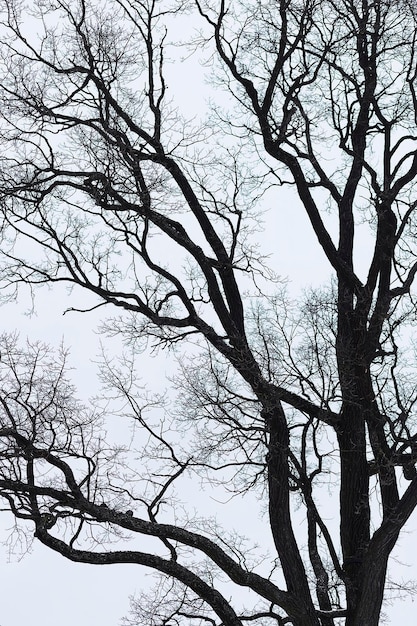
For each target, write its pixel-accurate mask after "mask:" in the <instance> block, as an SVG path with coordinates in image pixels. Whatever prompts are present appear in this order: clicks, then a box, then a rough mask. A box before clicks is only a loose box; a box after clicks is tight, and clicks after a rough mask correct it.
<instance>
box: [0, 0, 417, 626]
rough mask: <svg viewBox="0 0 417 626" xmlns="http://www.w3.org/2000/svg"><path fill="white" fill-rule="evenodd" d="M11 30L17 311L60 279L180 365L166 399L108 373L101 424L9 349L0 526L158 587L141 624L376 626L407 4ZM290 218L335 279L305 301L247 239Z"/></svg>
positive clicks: (409, 326) (407, 423) (410, 101)
mask: <svg viewBox="0 0 417 626" xmlns="http://www.w3.org/2000/svg"><path fill="white" fill-rule="evenodd" d="M0 33H1V44H0V133H1V156H0V159H1V161H0V196H1V205H0V210H1V216H2V230H1V235H2V243H1V257H0V281H1V285H2V294H4V297H11V298H13V297H18V296H19V293H20V289H21V288H23V289H28V288H29V289H30V290H35V288H36V287H37V286H41V285H45V284H46V285H52V284H54V283H64V284H66V285H68V286H69V287H74V290H73V292H72V297H73V309H75V310H82V309H83V308H90V309H92V308H97V307H101V306H103V307H105V310H106V311H107V312H109V314H110V315H111V311H112V310H113V312H114V313H113V314H114V317H113V318H112V319H111V320H109V321H107V322H106V323H105V326H106V330H107V332H108V333H110V334H120V336H121V337H123V339H124V341H125V342H126V344H127V345H130V346H131V347H132V351H133V353H135V352H136V353H140V351H142V350H145V349H146V348H154V349H155V347H157V348H158V349H159V352H157V357H158V356H159V358H160V359H161V370H162V371H163V370H164V351H163V348H166V349H167V350H168V349H169V350H171V351H172V353H173V354H175V356H176V357H177V358H178V362H179V364H180V365H179V368H178V371H177V374H176V378H175V380H174V383H175V387H176V388H177V396H176V397H174V395H173V394H174V392H173V391H171V392H170V394H171V395H170V402H169V403H168V402H166V400H164V398H163V393H162V392H163V388H164V387H165V383H164V382H163V381H162V380H161V381H160V386H161V393H160V395H159V396H157V397H155V396H152V395H150V394H148V393H145V391H144V390H143V389H142V387H141V383H140V381H139V378H138V372H137V367H138V364H136V365H135V362H134V360H129V358H128V357H127V356H126V357H125V358H124V360H121V361H120V363H119V364H116V362H115V361H113V360H111V357H108V358H107V357H106V358H107V360H106V358H104V360H103V364H102V370H101V376H102V383H103V386H104V393H105V395H106V397H107V401H106V402H102V403H101V404H100V403H99V402H96V403H95V404H94V403H93V404H92V405H91V406H88V407H84V406H82V405H81V404H80V403H79V402H78V401H77V400H76V394H75V392H74V389H73V388H72V386H71V384H70V382H69V380H68V376H67V373H66V366H65V359H66V355H65V352H64V351H62V352H61V353H60V354H59V355H58V356H53V355H52V353H51V352H50V351H48V349H47V348H46V347H45V346H43V345H42V344H38V343H36V342H35V341H31V343H29V344H28V345H26V347H22V346H21V344H20V343H19V342H18V340H17V339H16V337H11V336H3V337H2V339H1V355H2V356H1V360H0V390H1V391H0V442H1V443H0V495H1V498H2V502H3V508H4V509H7V510H9V511H11V512H12V513H13V514H14V516H15V518H16V524H17V525H19V524H20V525H22V524H23V526H21V528H23V529H25V532H28V533H32V534H33V533H34V536H35V537H36V539H37V540H38V541H40V542H42V543H43V544H45V545H46V546H48V547H50V548H51V549H52V550H55V551H57V552H59V553H61V554H62V555H63V556H65V557H67V558H68V559H72V560H74V561H79V562H85V563H95V564H100V563H102V564H109V563H122V562H123V563H137V564H139V565H142V566H145V567H147V568H152V569H154V570H156V571H157V572H158V573H159V575H160V580H159V583H158V585H157V587H156V589H155V594H154V596H152V597H151V596H149V594H148V595H147V598H146V600H145V599H144V598H142V599H139V600H138V601H137V602H136V603H134V605H133V612H132V617H131V618H129V620H130V621H129V620H128V623H130V624H137V625H140V626H144V625H145V624H149V625H152V626H162V625H163V624H164V625H166V626H168V625H169V626H172V625H174V624H175V625H178V626H186V625H189V626H197V625H200V624H211V625H213V626H220V625H224V626H242V625H243V624H246V623H254V624H257V625H259V626H261V625H262V626H269V625H273V624H276V625H279V626H281V625H283V624H292V625H293V626H340V625H346V626H377V625H378V624H379V623H380V615H381V606H382V602H383V600H384V597H385V595H386V594H387V593H388V591H387V586H388V585H387V562H388V558H389V556H390V554H391V552H392V550H393V548H394V547H395V545H396V542H397V539H398V536H399V533H400V531H401V529H402V528H403V527H404V525H405V524H406V522H407V520H408V518H409V517H410V515H411V513H412V512H413V510H414V509H415V507H416V505H417V472H416V469H415V464H416V462H417V424H416V409H415V402H416V398H417V395H416V393H417V390H416V383H417V372H416V354H415V350H414V345H413V327H414V325H415V322H416V314H415V302H414V297H415V295H414V287H413V284H414V278H415V275H416V273H417V247H416V236H417V221H416V220H417V214H416V207H417V198H416V196H415V185H416V179H417V145H416V142H417V94H416V76H417V62H416V52H415V51H416V49H417V48H416V43H417V42H416V36H417V7H416V6H415V4H414V2H412V1H411V0H409V1H407V0H404V1H396V2H393V1H392V0H375V1H371V0H337V1H332V0H276V1H272V0H230V1H229V2H226V0H219V1H217V0H216V1H214V0H213V1H212V0H190V1H189V2H182V1H181V0H172V1H171V2H170V1H169V0H168V1H165V0H108V1H107V2H98V1H96V0H33V1H32V2H30V3H28V5H27V6H26V5H25V4H24V3H23V2H20V0H3V1H2V2H1V28H0ZM190 55H191V57H190ZM193 55H194V56H193ZM182 58H184V59H185V58H188V59H189V58H191V59H193V58H195V59H196V62H195V63H194V65H193V67H194V68H197V67H199V68H200V71H201V72H202V73H204V75H206V76H208V75H211V77H212V78H211V80H212V93H213V96H212V98H213V107H212V112H211V114H210V115H208V116H207V118H205V117H204V116H203V115H202V114H201V112H200V111H195V116H194V117H192V116H191V115H189V114H188V113H186V112H185V111H181V110H180V109H178V105H177V103H178V102H181V97H182V98H183V99H182V102H184V93H181V92H183V91H184V90H185V91H186V94H185V98H186V97H187V94H188V96H190V97H191V94H192V93H193V90H194V89H196V88H197V87H195V85H194V84H193V82H192V79H191V78H190V79H189V80H188V79H187V76H184V75H183V74H182V72H181V70H182V68H183V67H191V66H190V65H187V63H186V62H185V61H184V65H182V63H181V59H182ZM198 61H204V63H205V66H204V67H203V66H202V65H201V66H199V65H198ZM191 117H192V119H191ZM288 202H290V203H291V202H293V203H295V202H298V204H299V205H300V206H302V208H303V211H304V216H305V220H306V221H307V222H308V223H309V225H310V227H311V229H312V231H313V232H314V234H315V238H316V245H317V248H318V249H321V250H322V252H323V253H324V255H325V257H326V259H327V263H328V275H329V276H330V281H329V283H328V284H327V285H326V284H324V279H323V281H321V280H318V281H317V284H316V286H315V288H314V289H313V288H312V289H311V290H310V291H309V292H308V293H306V294H305V295H304V296H303V298H300V299H298V300H295V301H291V300H290V297H289V295H288V294H287V293H286V291H285V289H284V286H283V283H280V282H279V281H278V280H277V279H276V275H280V265H279V263H280V257H279V250H278V251H277V255H276V258H277V263H276V265H275V266H274V267H272V268H268V260H267V259H265V258H264V256H263V253H264V251H263V249H262V246H260V247H258V246H257V245H256V244H257V241H259V240H261V237H260V236H259V234H257V228H258V225H257V220H258V218H259V214H260V212H261V210H263V209H264V208H265V206H266V205H268V204H269V205H271V211H276V212H281V213H282V207H283V206H284V205H285V204H286V203H288ZM278 223H279V228H280V229H281V231H285V229H286V227H287V224H286V222H285V220H284V219H283V220H281V221H278ZM293 245H294V249H295V250H296V251H297V248H298V252H297V253H298V254H299V255H300V257H301V258H305V264H306V266H307V265H308V264H309V256H308V252H307V251H306V250H305V249H304V244H303V241H302V239H301V238H300V240H299V241H294V242H293ZM320 283H323V284H322V285H321V286H320ZM86 292H88V294H89V295H88V297H87V298H86V297H85V296H82V293H86ZM85 302H88V304H87V305H85ZM107 305H111V306H107ZM114 307H117V308H114ZM110 413H111V414H112V416H113V419H114V418H115V417H116V416H118V417H117V419H118V420H119V424H120V431H119V432H124V435H123V437H124V442H123V445H122V444H121V443H120V442H118V443H117V444H115V443H114V438H112V435H111V433H110V432H109V433H108V434H106V429H107V428H108V426H106V424H108V420H109V418H110V415H109V414H110ZM199 481H201V482H199ZM192 488H194V489H196V491H198V496H197V495H196V497H195V502H193V501H192V500H193V498H188V499H187V491H189V490H190V489H192ZM209 493H216V494H219V493H222V494H223V495H224V499H223V500H228V498H230V496H234V498H232V499H231V500H230V501H228V503H227V504H223V505H220V507H219V510H221V511H222V512H223V513H224V512H225V511H226V513H227V511H229V509H230V515H233V511H234V507H237V509H239V506H241V505H242V503H243V505H245V503H247V504H246V506H247V507H248V510H249V509H250V511H251V512H253V510H254V509H258V522H259V524H260V525H261V527H262V528H263V530H262V533H263V536H261V537H260V536H259V535H258V533H257V535H258V536H256V537H252V538H250V537H242V534H246V532H247V529H246V528H245V524H244V522H245V520H244V519H242V516H241V515H240V514H238V515H236V519H235V520H234V521H233V524H232V529H230V528H229V529H228V530H227V529H223V528H222V526H221V524H220V518H219V520H218V521H216V519H215V516H214V513H211V506H212V507H213V510H214V507H215V506H217V505H216V502H215V498H214V497H213V498H212V505H210V503H209V504H208V505H207V502H206V503H205V504H204V506H203V500H204V499H205V498H209V496H208V494H209ZM329 493H330V494H331V497H329ZM189 500H191V502H189ZM200 502H201V508H202V509H203V511H202V512H201V514H199V513H198V508H199V506H200ZM206 513H208V516H207V517H205V515H206ZM243 517H244V516H243ZM122 539H123V542H122V541H121V540H122ZM116 540H119V541H120V543H118V544H116V545H115V541H116ZM257 543H260V545H261V547H260V548H259V550H258V551H256V550H257V548H256V544H257ZM263 546H264V547H263ZM268 549H269V551H268ZM263 550H264V551H263ZM266 551H268V553H267V554H266Z"/></svg>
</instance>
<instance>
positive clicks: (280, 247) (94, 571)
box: [0, 58, 417, 626]
mask: <svg viewBox="0 0 417 626" xmlns="http://www.w3.org/2000/svg"><path fill="white" fill-rule="evenodd" d="M169 72H171V73H172V78H173V79H175V82H176V94H175V97H176V102H177V104H178V106H179V108H180V109H181V110H182V111H183V112H184V113H185V115H187V116H192V115H193V114H194V113H195V112H197V111H200V110H203V103H204V102H205V100H206V99H207V98H208V97H209V95H210V94H211V89H210V87H209V86H208V85H206V84H205V83H204V80H203V79H202V76H203V70H202V68H201V67H200V66H199V64H198V63H196V62H194V61H193V60H190V59H188V60H187V61H181V60H180V58H178V59H177V61H176V63H175V65H174V66H172V67H171V68H170V70H169ZM265 208H269V211H268V213H267V214H264V220H265V228H264V231H263V232H262V233H258V235H257V237H258V238H259V242H260V244H261V245H262V249H263V250H265V251H266V252H268V253H269V254H270V255H271V258H270V265H271V266H272V267H273V268H274V269H275V270H276V271H277V272H278V273H279V274H280V275H281V276H282V277H283V278H284V277H286V276H288V277H289V278H290V283H289V290H290V292H291V293H292V294H293V295H295V294H297V293H300V292H301V291H302V290H303V289H305V288H307V287H308V286H310V285H316V286H317V285H319V284H322V283H324V282H325V281H326V276H328V266H327V264H326V261H325V259H324V255H323V253H322V251H321V249H319V247H318V246H317V244H316V242H315V238H314V235H313V233H312V232H311V229H310V227H309V226H308V225H307V223H306V220H305V217H304V214H303V211H302V208H301V207H300V206H299V205H298V204H297V203H296V201H295V200H294V197H293V196H292V194H290V193H289V192H286V191H285V190H283V189H280V190H277V189H275V190H274V191H273V192H272V193H271V194H269V195H268V196H267V198H266V200H265ZM362 241H363V243H362V244H361V247H360V248H359V249H358V254H359V255H360V254H363V255H364V257H365V256H366V253H367V249H368V247H367V245H366V234H364V236H363V240H362ZM361 248H362V250H361ZM35 304H36V306H35V313H34V314H32V315H28V314H27V312H28V310H29V309H30V307H31V301H30V299H29V298H28V297H27V294H26V295H25V294H24V293H22V297H21V299H20V300H19V302H18V303H17V304H14V303H11V304H7V305H4V306H3V307H2V308H1V309H0V315H1V319H2V329H3V331H5V332H11V331H14V330H16V329H17V330H18V331H19V332H20V335H21V338H22V339H24V338H25V337H26V336H27V337H29V338H30V339H41V340H44V341H47V342H49V343H51V344H52V345H53V346H55V347H58V346H59V344H60V342H61V341H63V342H64V344H65V345H66V346H67V347H69V348H70V360H69V362H70V365H73V366H74V368H75V369H74V372H73V380H74V382H75V383H76V385H77V388H78V390H79V395H80V397H81V398H83V399H85V400H87V399H88V397H90V396H93V395H95V394H96V393H98V390H99V384H98V381H97V377H96V366H95V364H94V361H95V360H96V359H97V357H98V354H99V352H100V340H101V339H102V337H100V335H99V334H98V332H97V326H98V324H99V321H100V318H101V315H102V311H101V310H99V312H96V313H91V314H84V315H81V314H76V313H71V314H67V315H65V316H63V314H62V313H63V311H64V310H65V309H66V308H67V307H70V306H72V305H74V300H73V298H72V297H69V296H68V295H67V293H66V291H65V289H63V288H56V289H54V290H48V289H42V290H40V291H39V292H38V294H37V297H36V303H35ZM79 304H80V299H78V301H77V305H79ZM109 314H111V311H110V310H109ZM105 341H106V345H108V343H107V340H105ZM111 345H112V348H111V349H112V351H114V353H116V354H117V353H118V352H120V351H121V350H122V346H121V343H120V342H117V341H116V340H114V341H113V342H112V344H111ZM154 363H155V365H154V367H152V365H149V367H148V365H147V373H148V376H149V379H150V380H151V382H152V380H153V382H154V383H155V384H156V386H158V385H159V384H160V380H161V378H162V379H163V378H164V376H161V372H162V374H165V373H170V368H171V367H172V365H171V363H170V362H169V361H166V362H164V355H163V354H162V355H159V356H158V357H157V358H156V359H155V361H154ZM162 384H163V385H165V383H164V382H162ZM225 506H228V507H229V508H230V516H231V520H233V519H235V518H236V519H237V520H239V519H241V514H242V512H241V511H240V510H239V504H236V505H235V506H231V505H225ZM12 524H13V520H12V518H11V517H10V516H8V515H6V514H4V513H3V514H2V515H0V539H1V538H3V543H0V580H1V589H2V594H1V602H0V626H23V625H26V624H33V625H34V626H38V625H39V626H40V625H42V626H99V625H100V626H117V625H118V624H120V620H121V618H122V617H123V615H126V614H127V613H128V610H129V596H130V595H132V594H134V593H135V591H136V590H138V589H139V588H140V587H142V586H143V585H147V584H148V583H149V580H150V575H151V571H147V570H145V569H144V568H141V567H139V566H130V565H113V566H107V567H103V566H102V567H99V566H88V565H83V564H81V565H80V564H74V563H71V562H68V561H66V560H65V559H64V558H63V557H61V556H60V555H56V554H53V553H51V552H50V551H49V550H47V549H46V548H44V547H43V546H41V545H39V544H38V543H35V544H33V546H32V549H31V551H30V552H29V553H28V554H26V555H25V556H24V557H23V558H20V559H19V555H20V553H21V552H22V550H23V551H24V546H22V548H20V547H19V546H18V545H16V546H15V547H14V549H13V550H12V554H11V555H10V554H9V553H10V546H9V545H8V543H7V537H8V535H9V530H10V528H11V526H12ZM265 529H267V526H265ZM416 530H417V513H415V514H414V515H413V517H412V518H411V520H410V521H409V523H408V525H407V526H406V528H405V531H404V532H403V533H402V535H401V537H400V540H399V542H398V546H397V548H396V550H395V552H394V555H393V556H394V559H398V560H399V561H400V562H402V563H406V564H409V567H408V568H405V569H403V570H402V571H403V574H404V576H403V577H404V579H407V578H412V577H413V574H414V575H415V577H416V578H417V571H416V567H415V565H414V563H413V561H414V560H415V554H416V553H417V535H416ZM392 562H393V560H392ZM392 567H393V570H395V569H396V566H395V564H393V565H392ZM386 613H387V615H388V617H391V623H392V624H402V626H413V625H414V624H415V623H416V620H415V607H414V605H413V603H412V601H411V600H407V601H403V602H397V603H396V604H395V607H394V608H393V609H389V608H386ZM141 626H142V625H141Z"/></svg>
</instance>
